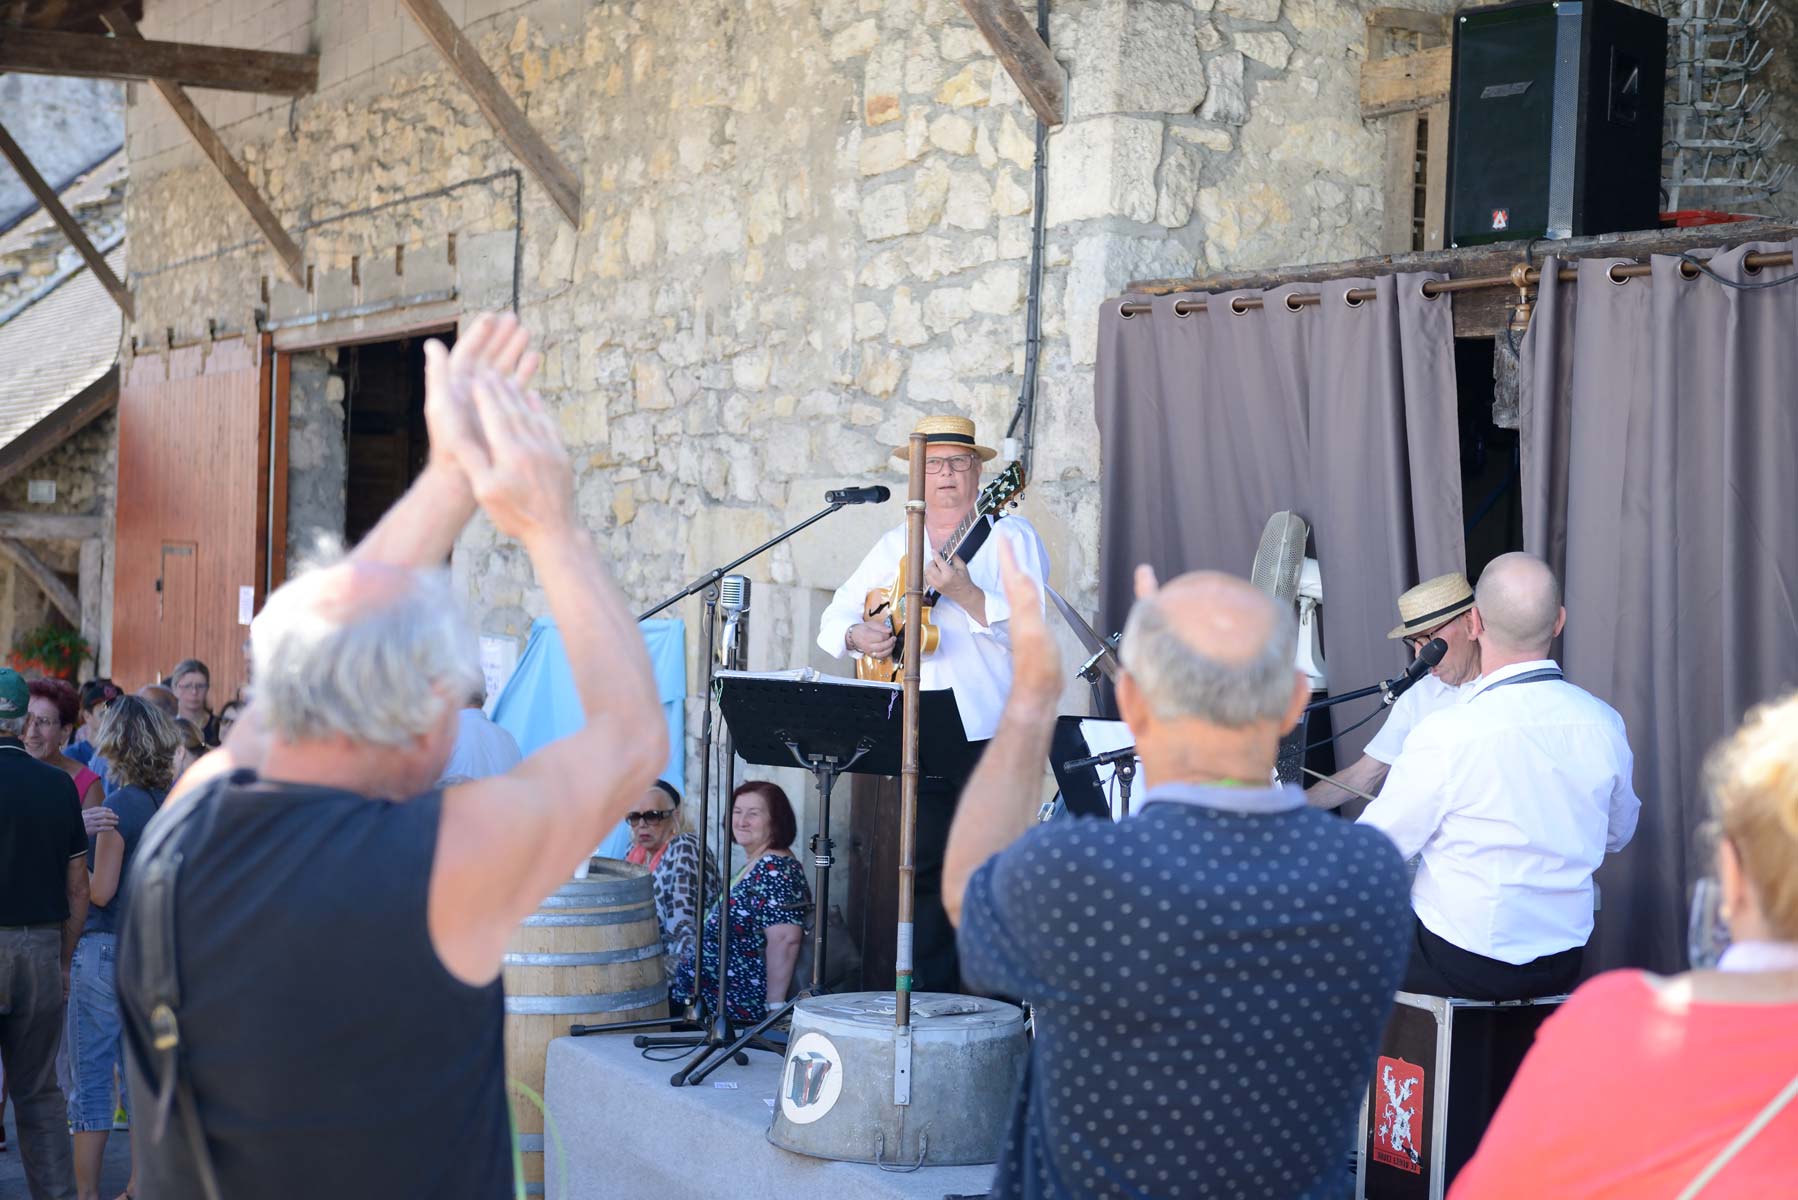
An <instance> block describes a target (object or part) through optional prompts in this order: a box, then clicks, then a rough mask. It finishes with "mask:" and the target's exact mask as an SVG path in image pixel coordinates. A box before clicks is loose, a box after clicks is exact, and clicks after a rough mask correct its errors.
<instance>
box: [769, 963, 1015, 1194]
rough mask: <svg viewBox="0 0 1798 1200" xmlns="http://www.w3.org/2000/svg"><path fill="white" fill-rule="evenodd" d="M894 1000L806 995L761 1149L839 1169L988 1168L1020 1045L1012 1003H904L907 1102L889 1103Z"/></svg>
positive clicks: (941, 999) (920, 995) (930, 998)
mask: <svg viewBox="0 0 1798 1200" xmlns="http://www.w3.org/2000/svg"><path fill="white" fill-rule="evenodd" d="M893 1003H894V998H893V993H891V992H850V993H848V994H845V995H841V996H814V997H812V998H811V999H809V1000H801V1001H799V1003H798V1004H797V1005H795V1006H794V1009H793V1029H792V1033H791V1034H790V1035H789V1036H788V1039H787V1059H786V1063H785V1064H784V1066H783V1068H782V1070H781V1077H780V1089H779V1099H778V1101H777V1103H776V1105H775V1110H774V1124H773V1125H772V1126H771V1127H770V1128H769V1130H768V1140H769V1141H770V1142H773V1143H774V1144H775V1145H776V1146H779V1147H781V1148H782V1149H783V1150H792V1151H794V1152H796V1153H799V1154H809V1155H811V1156H812V1157H813V1158H829V1159H835V1160H837V1161H839V1162H861V1163H876V1164H879V1165H880V1166H883V1167H889V1168H900V1169H904V1170H910V1169H913V1168H915V1167H919V1166H955V1165H965V1164H969V1163H990V1162H996V1161H997V1160H998V1158H999V1151H1000V1150H1001V1149H1002V1148H1003V1147H1004V1145H1005V1135H1006V1132H1007V1129H1008V1127H1009V1125H1010V1121H1011V1109H1012V1104H1013V1103H1014V1101H1015V1100H1016V1098H1017V1091H1018V1085H1019V1082H1020V1081H1021V1080H1022V1079H1023V1077H1024V1063H1025V1059H1026V1057H1027V1056H1028V1054H1029V1046H1028V1044H1027V1042H1026V1040H1025V1037H1024V1013H1023V1011H1022V1010H1021V1009H1019V1008H1018V1007H1016V1006H1015V1005H1011V1004H1006V1003H1003V1002H1002V1001H998V1000H987V999H984V998H982V997H979V996H956V995H950V994H947V993H944V992H916V993H913V995H912V1007H911V1016H912V1025H911V1030H912V1061H911V1103H910V1104H907V1105H899V1104H895V1103H893V1079H894V1073H895V1068H894V1045H895V1037H894V1030H893Z"/></svg>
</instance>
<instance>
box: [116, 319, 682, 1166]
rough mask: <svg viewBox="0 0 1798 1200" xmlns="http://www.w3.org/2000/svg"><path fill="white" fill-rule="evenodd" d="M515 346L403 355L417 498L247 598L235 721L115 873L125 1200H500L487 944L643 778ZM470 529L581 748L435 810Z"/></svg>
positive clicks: (491, 322) (575, 533)
mask: <svg viewBox="0 0 1798 1200" xmlns="http://www.w3.org/2000/svg"><path fill="white" fill-rule="evenodd" d="M528 340H529V339H528V338H527V337H526V336H525V335H524V333H523V331H522V330H521V329H519V327H518V325H517V322H516V320H515V319H513V318H512V317H509V316H502V317H499V318H492V319H489V318H480V319H477V320H476V321H474V322H473V323H472V324H471V325H470V326H468V327H465V328H464V329H463V331H462V336H461V337H460V338H459V339H458V340H457V342H456V347H455V349H454V351H451V352H447V353H446V352H445V350H444V348H443V346H442V345H440V344H438V343H437V342H435V341H433V342H429V343H427V344H426V355H425V357H426V370H425V400H424V415H425V423H426V427H427V429H428V431H429V434H430V457H429V460H428V462H427V464H426V466H425V469H424V471H423V473H422V474H421V475H420V476H419V478H418V479H417V481H416V482H414V483H413V485H412V487H411V488H410V489H408V491H407V492H406V494H405V495H404V496H403V497H402V498H401V499H400V500H399V502H398V503H397V504H396V505H395V506H394V507H393V508H392V509H390V510H389V511H388V512H387V514H386V515H385V516H383V517H382V518H381V521H380V523H379V524H377V525H376V526H375V528H374V529H373V530H372V531H370V533H369V534H368V536H367V537H366V538H364V539H363V541H362V542H361V544H360V545H358V546H357V547H356V549H355V551H354V552H353V553H352V554H351V555H350V556H349V558H348V559H347V560H345V561H342V562H338V563H335V564H332V565H328V566H322V567H318V568H315V569H313V570H310V571H307V572H305V573H303V574H301V575H298V576H296V577H295V578H294V579H292V580H290V581H289V582H287V583H286V584H284V585H283V586H282V587H281V588H280V589H278V590H277V591H276V592H275V593H274V594H273V595H272V596H270V597H269V599H268V603H267V604H266V605H265V606H264V607H263V609H262V611H261V612H260V613H258V614H257V615H256V620H255V622H254V623H253V625H252V626H251V632H252V645H251V649H252V652H253V655H254V660H255V668H256V690H255V694H254V700H253V701H252V703H251V705H250V707H249V709H248V710H247V711H246V713H245V714H244V716H242V717H241V718H240V719H239V720H238V721H237V723H236V724H235V726H234V727H233V728H232V731H231V735H230V737H229V738H227V739H226V743H225V745H224V747H223V748H222V749H219V750H216V751H214V752H213V753H211V754H209V755H207V756H206V757H205V758H204V759H202V760H200V762H199V763H198V764H196V765H195V766H194V767H193V768H191V769H190V770H189V771H188V772H187V773H186V774H185V775H184V776H183V777H182V781H181V784H180V786H179V787H177V788H176V790H175V793H174V795H172V796H171V797H170V798H169V800H168V801H167V803H165V804H164V805H163V808H162V810H161V812H160V813H159V814H158V816H157V818H156V820H155V821H154V822H153V823H152V824H151V827H150V829H149V831H148V832H147V833H146V835H145V840H144V843H143V846H142V848H141V849H140V850H139V852H138V855H137V857H136V858H135V859H134V860H133V863H132V879H133V883H132V890H131V893H130V903H129V905H128V906H127V909H126V914H125V928H124V930H123V932H122V934H121V937H120V950H119V959H118V990H119V999H120V1007H121V1009H122V1011H123V1015H124V1028H125V1042H126V1047H127V1052H128V1057H129V1063H130V1075H131V1080H130V1086H131V1091H132V1094H133V1095H135V1096H138V1097H140V1098H151V1097H155V1096H157V1095H161V1096H162V1097H163V1098H164V1102H165V1105H166V1104H167V1102H168V1100H169V1098H170V1097H172V1096H174V1095H177V1094H178V1095H179V1096H180V1102H179V1103H178V1104H175V1105H174V1106H173V1108H172V1110H171V1109H169V1108H167V1107H165V1109H164V1111H165V1112H166V1113H168V1120H167V1122H166V1123H165V1122H162V1121H158V1120H156V1119H154V1118H152V1119H150V1120H144V1121H141V1122H140V1123H139V1125H138V1127H137V1128H136V1129H134V1130H133V1131H132V1132H133V1138H132V1151H133V1166H135V1167H136V1168H137V1174H138V1178H139V1180H140V1182H141V1183H142V1187H143V1194H144V1195H146V1196H170V1197H174V1196H180V1197H204V1196H213V1197H218V1196H224V1197H232V1198H235V1197H247V1196H255V1197H257V1198H258V1200H319V1198H320V1197H327V1196H328V1197H332V1198H333V1200H360V1198H363V1197H367V1198H369V1200H374V1198H376V1197H383V1198H384V1197H390V1196H431V1197H436V1198H438V1200H460V1198H466V1200H493V1198H494V1197H500V1196H510V1195H512V1194H513V1191H514V1180H513V1168H512V1156H513V1152H512V1138H511V1122H510V1119H509V1116H508V1111H507V1100H506V1069H505V1054H504V1038H503V1025H504V1019H505V1018H504V1012H505V1001H504V994H503V992H504V989H503V988H502V987H501V984H500V966H501V959H502V957H503V955H504V952H505V946H506V942H507V941H508V939H510V938H511V936H512V935H513V933H515V932H516V930H517V928H518V925H519V923H520V922H521V921H522V920H524V918H525V917H527V916H528V915H530V914H531V913H532V912H533V911H534V910H535V909H536V908H537V906H538V905H539V904H540V903H541V902H542V901H543V899H544V897H545V896H547V895H549V894H550V893H551V892H554V891H555V890H556V889H557V888H558V887H559V886H560V885H561V884H562V883H564V882H565V881H566V880H567V879H568V878H569V877H570V876H571V875H572V874H573V873H574V871H575V869H576V868H577V867H578V866H579V865H580V864H581V863H583V862H584V861H585V860H586V858H587V855H588V849H587V848H588V847H591V846H593V845H596V844H597V843H598V841H599V839H600V838H602V837H603V836H605V832H606V831H607V830H609V829H611V828H612V827H613V826H615V825H616V824H617V823H618V822H619V820H620V819H622V818H623V816H624V813H625V810H626V809H628V808H629V807H630V806H631V804H632V803H634V802H635V801H637V800H638V799H639V798H640V797H641V796H642V795H643V791H644V789H645V788H647V787H648V786H649V784H650V782H651V781H652V780H653V779H654V778H655V775H656V771H657V770H658V769H659V768H660V767H661V765H662V764H663V763H664V762H666V761H667V756H668V740H667V728H666V725H665V724H664V723H663V720H662V716H661V708H660V705H659V703H658V702H657V699H656V689H655V677H654V674H653V672H652V671H651V670H650V664H649V658H648V655H647V654H646V652H645V651H644V649H643V640H642V638H641V636H640V635H639V634H638V633H637V629H636V622H635V620H634V619H633V618H632V617H631V615H630V611H629V610H628V609H627V608H626V606H625V603H624V598H623V596H622V594H621V593H620V592H619V591H618V589H617V587H616V585H614V584H613V582H612V580H611V578H610V577H609V575H608V574H607V572H606V570H605V568H604V566H603V565H602V563H601V561H600V558H599V554H598V552H597V551H596V550H595V549H594V546H593V542H592V539H591V537H589V535H588V534H587V531H586V530H585V528H584V527H583V525H582V523H581V521H580V520H579V518H578V516H577V514H576V511H575V506H574V494H573V486H572V482H573V481H572V472H571V469H570V466H569V462H568V457H567V454H566V452H565V450H564V449H563V447H562V444H561V439H560V437H559V436H558V434H557V428H556V424H555V421H554V418H552V417H551V416H550V415H549V414H548V413H547V411H546V410H545V408H544V406H543V404H542V402H541V400H539V399H538V398H537V397H536V396H535V394H534V393H531V392H529V391H527V390H526V383H527V381H528V380H529V378H530V374H531V370H532V366H533V362H534V356H532V355H530V354H528V353H527V351H526V349H525V346H526V343H527V342H528ZM477 501H478V502H479V504H480V506H481V508H482V509H483V510H484V511H485V512H486V514H487V516H488V518H489V519H490V520H491V521H492V522H493V525H494V527H495V528H496V529H497V530H498V531H499V533H500V534H501V535H503V536H505V537H508V538H512V539H514V540H515V541H516V542H518V543H519V544H521V545H522V546H523V548H524V551H525V553H526V554H527V555H528V556H529V558H530V561H531V566H532V568H533V569H534V571H535V572H536V575H537V579H538V580H539V581H540V582H541V584H542V586H543V590H544V593H545V595H546V597H547V599H548V603H549V608H550V611H551V612H552V613H553V614H554V615H555V618H556V624H557V626H558V628H559V629H560V630H561V633H562V637H563V639H564V641H565V642H566V643H567V650H568V661H569V663H570V664H571V666H572V667H573V669H574V683H575V688H576V690H577V692H578V693H579V697H580V701H581V706H582V708H583V710H584V711H585V716H586V720H585V723H584V724H583V725H581V726H580V727H579V728H577V729H575V730H574V731H572V732H571V733H569V734H568V735H567V736H566V737H563V738H562V739H560V740H558V741H555V742H552V743H550V744H549V745H547V746H544V747H543V748H541V749H540V750H538V751H537V752H536V753H535V754H532V755H531V756H530V757H528V758H526V759H524V761H523V762H521V763H519V764H517V765H516V766H514V767H513V768H512V769H511V770H509V771H506V772H504V773H501V774H496V775H493V776H491V777H489V778H483V779H477V780H472V781H468V782H463V783H457V784H454V785H451V786H441V785H439V784H438V782H437V781H438V780H439V779H440V778H441V777H442V775H443V773H444V772H443V768H444V764H445V761H446V760H447V759H448V757H449V754H450V748H451V746H452V745H453V743H454V741H455V736H456V729H457V714H458V711H459V710H460V709H461V708H462V706H463V704H464V703H465V702H466V700H467V698H468V696H469V695H470V694H471V693H472V692H473V690H474V689H475V688H477V687H479V685H480V680H481V675H480V663H479V654H478V647H477V644H476V638H475V632H474V628H473V627H472V625H470V623H469V621H468V619H467V616H466V615H465V614H464V613H463V612H462V611H461V605H460V604H459V603H458V600H457V597H456V596H455V595H454V593H453V591H452V589H451V586H450V583H449V579H448V576H447V573H446V572H444V571H443V570H441V566H442V564H443V562H444V560H445V559H446V558H447V557H448V556H449V552H450V547H451V546H452V545H453V544H454V542H455V539H456V536H457V534H459V533H460V532H461V530H462V528H463V526H464V525H466V524H467V522H468V520H469V518H470V517H472V516H473V514H474V509H475V505H476V503H477ZM176 984H178V986H175V985H176ZM146 1105H147V1107H154V1103H153V1101H146Z"/></svg>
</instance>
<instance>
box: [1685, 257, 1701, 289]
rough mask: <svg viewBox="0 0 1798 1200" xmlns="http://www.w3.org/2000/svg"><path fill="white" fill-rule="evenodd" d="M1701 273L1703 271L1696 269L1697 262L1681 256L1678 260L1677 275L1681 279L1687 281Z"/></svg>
mask: <svg viewBox="0 0 1798 1200" xmlns="http://www.w3.org/2000/svg"><path fill="white" fill-rule="evenodd" d="M1702 274H1703V272H1702V271H1700V270H1699V269H1698V264H1696V263H1694V262H1693V261H1692V260H1691V259H1689V258H1682V259H1680V260H1679V277H1680V278H1681V279H1684V280H1686V281H1687V282H1688V283H1689V282H1691V281H1692V280H1694V279H1697V278H1698V277H1699V276H1700V275H1702Z"/></svg>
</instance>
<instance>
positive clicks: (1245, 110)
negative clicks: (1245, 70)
mask: <svg viewBox="0 0 1798 1200" xmlns="http://www.w3.org/2000/svg"><path fill="white" fill-rule="evenodd" d="M1242 66H1243V63H1242V54H1241V53H1240V52H1238V53H1232V54H1219V55H1215V56H1213V57H1211V58H1208V59H1206V60H1205V76H1206V78H1207V79H1208V80H1209V81H1210V85H1211V90H1210V92H1209V93H1207V95H1206V96H1205V104H1204V106H1203V107H1202V108H1200V109H1199V116H1200V117H1201V118H1203V119H1204V120H1207V121H1219V122H1222V123H1223V124H1226V125H1241V124H1242V123H1243V122H1245V121H1247V120H1248V119H1249V101H1248V97H1247V95H1246V93H1245V92H1244V89H1243V80H1242Z"/></svg>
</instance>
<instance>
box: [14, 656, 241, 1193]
mask: <svg viewBox="0 0 1798 1200" xmlns="http://www.w3.org/2000/svg"><path fill="white" fill-rule="evenodd" d="M167 678H169V679H171V680H173V681H175V682H176V683H177V684H178V685H180V684H185V686H178V687H177V688H175V689H172V690H171V689H169V688H164V687H161V686H158V685H151V686H149V687H146V688H144V689H143V690H142V691H140V692H138V693H136V694H126V693H125V692H124V691H123V690H121V689H120V688H119V687H118V686H117V685H116V684H114V683H113V682H112V681H111V680H109V679H105V678H98V679H92V680H89V681H88V682H86V683H85V684H83V685H82V686H81V687H80V688H79V689H77V688H76V687H75V686H74V685H72V684H70V683H69V682H67V681H66V680H62V679H56V678H43V679H33V680H30V681H26V680H25V679H23V678H22V677H21V676H20V675H19V674H18V673H17V672H16V671H13V670H11V669H10V668H6V669H0V795H4V796H5V798H6V799H5V804H4V806H3V807H0V927H4V929H3V930H0V933H3V934H5V935H10V937H11V940H12V942H13V945H12V946H10V947H9V948H8V949H9V951H10V953H11V955H12V958H11V960H10V961H7V962H4V963H0V970H4V972H5V974H6V976H7V978H8V981H9V982H10V983H11V984H12V985H13V990H12V994H11V997H10V998H11V1000H12V1004H11V1008H10V1011H5V1010H0V1011H4V1016H5V1018H6V1019H5V1021H4V1022H0V1047H3V1048H4V1050H5V1054H4V1055H3V1056H0V1058H3V1061H0V1149H4V1148H5V1126H4V1123H3V1118H4V1115H5V1110H6V1106H7V1102H8V1100H10V1101H11V1102H12V1104H13V1107H14V1111H15V1113H16V1115H17V1124H18V1131H19V1143H20V1147H19V1149H20V1153H21V1156H22V1157H23V1159H24V1166H25V1171H26V1176H27V1180H28V1182H29V1184H30V1186H31V1189H32V1194H33V1196H34V1197H35V1196H40V1195H42V1196H53V1197H64V1196H67V1197H77V1198H78V1200H99V1196H100V1190H99V1189H100V1171H101V1162H102V1159H103V1156H104V1154H105V1151H106V1143H107V1140H108V1138H109V1137H110V1135H111V1134H112V1133H113V1132H114V1130H115V1129H126V1128H129V1121H130V1110H131V1101H130V1089H129V1087H128V1086H127V1085H126V1084H125V1081H124V1076H125V1061H124V1054H123V1045H122V1042H121V1039H120V1010H119V996H118V985H117V963H118V913H119V911H120V908H121V906H122V897H123V896H124V894H125V891H126V887H127V884H128V882H129V880H130V878H131V873H132V863H133V859H134V857H135V854H136V851H137V847H138V845H139V843H140V842H141V840H142V838H143V833H144V830H145V829H146V827H147V826H148V825H149V823H150V819H151V818H152V817H153V816H154V815H155V814H156V811H157V809H158V808H160V807H161V805H162V803H163V800H164V799H165V798H166V797H167V796H168V794H169V790H170V788H171V787H173V786H174V783H175V781H176V780H177V779H179V778H180V777H181V775H182V774H183V773H184V772H185V771H186V770H187V769H188V768H189V767H191V766H192V765H193V764H194V763H196V762H198V761H199V760H200V758H201V757H202V756H204V755H205V754H206V753H207V752H208V751H209V750H211V749H212V748H213V747H214V746H215V745H216V744H217V737H218V736H219V732H220V724H219V720H218V718H217V717H215V716H214V714H213V713H212V712H211V710H210V709H209V708H208V707H207V704H206V701H207V692H208V686H209V673H208V671H207V669H206V665H205V664H204V663H201V662H199V661H198V660H194V659H189V660H186V661H184V662H182V663H181V664H179V665H178V666H177V667H176V668H175V669H174V670H173V671H172V672H170V674H169V675H168V677H167ZM208 731H210V733H211V734H212V740H210V741H209V740H208V738H207V733H208ZM9 750H10V751H12V753H10V754H7V753H4V752H5V751H9ZM52 950H54V954H52V953H51V951H52ZM52 965H54V967H55V968H56V969H55V972H54V973H52V972H51V971H50V970H49V968H50V967H51V966H52ZM22 975H23V976H28V977H29V979H28V984H27V986H25V987H23V988H21V987H20V986H19V985H20V984H21V983H22V982H26V981H25V980H22V979H21V976H22ZM52 984H55V986H51V985H52ZM21 994H23V995H24V996H26V997H27V999H28V1001H29V1002H28V1003H25V1004H21V1003H20V1000H19V997H20V995H21ZM131 1194H132V1192H131V1190H130V1189H127V1192H126V1195H131Z"/></svg>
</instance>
